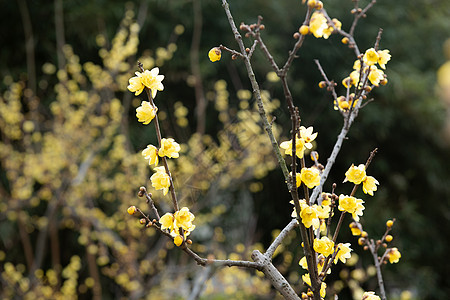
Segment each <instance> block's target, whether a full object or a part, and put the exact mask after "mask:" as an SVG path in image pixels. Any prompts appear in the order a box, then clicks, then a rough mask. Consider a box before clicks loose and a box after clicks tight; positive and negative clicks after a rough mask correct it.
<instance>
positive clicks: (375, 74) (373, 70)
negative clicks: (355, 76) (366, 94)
mask: <svg viewBox="0 0 450 300" xmlns="http://www.w3.org/2000/svg"><path fill="white" fill-rule="evenodd" d="M368 78H369V81H370V83H372V84H373V85H374V86H378V85H379V84H380V81H381V80H383V79H384V72H383V70H380V69H378V68H377V67H375V66H370V73H369V77H368Z"/></svg>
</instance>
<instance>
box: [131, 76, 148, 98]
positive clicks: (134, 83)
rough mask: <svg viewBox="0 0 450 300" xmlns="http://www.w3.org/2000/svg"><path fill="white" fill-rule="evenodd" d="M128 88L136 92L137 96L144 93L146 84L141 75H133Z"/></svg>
mask: <svg viewBox="0 0 450 300" xmlns="http://www.w3.org/2000/svg"><path fill="white" fill-rule="evenodd" d="M128 83H129V85H128V90H129V91H130V92H132V93H134V95H135V96H137V95H139V94H140V93H142V91H143V90H144V87H145V86H144V85H143V84H142V81H141V78H140V77H131V78H130V80H128Z"/></svg>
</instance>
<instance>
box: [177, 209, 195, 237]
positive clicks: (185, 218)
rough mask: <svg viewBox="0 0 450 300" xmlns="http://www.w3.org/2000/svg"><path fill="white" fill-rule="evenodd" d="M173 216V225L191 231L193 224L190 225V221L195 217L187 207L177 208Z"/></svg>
mask: <svg viewBox="0 0 450 300" xmlns="http://www.w3.org/2000/svg"><path fill="white" fill-rule="evenodd" d="M174 217H175V227H177V228H179V227H181V228H183V230H184V231H189V232H190V231H192V230H194V229H195V225H192V222H193V221H194V219H195V216H194V214H193V213H191V212H190V211H189V208H187V207H183V208H182V209H180V210H178V211H176V212H175V214H174Z"/></svg>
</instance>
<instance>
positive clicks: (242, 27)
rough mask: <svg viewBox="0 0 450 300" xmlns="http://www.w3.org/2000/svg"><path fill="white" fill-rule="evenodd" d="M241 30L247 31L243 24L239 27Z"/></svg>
mask: <svg viewBox="0 0 450 300" xmlns="http://www.w3.org/2000/svg"><path fill="white" fill-rule="evenodd" d="M239 29H240V30H242V31H243V30H244V29H245V25H244V23H241V25H240V26H239Z"/></svg>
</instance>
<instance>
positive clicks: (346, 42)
mask: <svg viewBox="0 0 450 300" xmlns="http://www.w3.org/2000/svg"><path fill="white" fill-rule="evenodd" d="M349 41H350V40H349V39H348V37H343V38H342V40H341V43H342V44H344V45H347V44H348V42H349Z"/></svg>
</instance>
